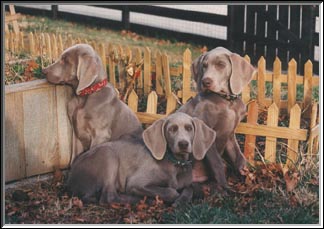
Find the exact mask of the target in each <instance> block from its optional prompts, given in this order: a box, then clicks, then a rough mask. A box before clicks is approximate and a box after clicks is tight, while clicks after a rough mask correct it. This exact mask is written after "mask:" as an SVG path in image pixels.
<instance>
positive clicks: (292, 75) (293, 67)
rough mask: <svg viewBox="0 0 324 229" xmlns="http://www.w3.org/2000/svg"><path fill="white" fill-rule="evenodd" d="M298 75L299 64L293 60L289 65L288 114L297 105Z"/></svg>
mask: <svg viewBox="0 0 324 229" xmlns="http://www.w3.org/2000/svg"><path fill="white" fill-rule="evenodd" d="M296 74H297V63H296V61H295V60H294V59H292V60H291V61H290V62H289V64H288V108H287V109H288V113H289V112H290V110H291V108H292V107H293V106H294V105H295V104H296Z"/></svg>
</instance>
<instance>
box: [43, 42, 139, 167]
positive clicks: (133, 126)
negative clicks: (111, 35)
mask: <svg viewBox="0 0 324 229" xmlns="http://www.w3.org/2000/svg"><path fill="white" fill-rule="evenodd" d="M105 67H106V66H103V64H102V62H101V59H100V57H99V55H98V54H97V53H96V52H95V50H94V49H93V48H92V47H91V46H90V45H87V44H77V45H74V46H72V47H70V48H68V49H66V50H65V51H64V52H63V53H62V55H61V56H60V58H59V59H58V60H57V61H56V62H55V63H54V64H52V65H50V66H48V67H47V68H44V69H43V73H44V74H45V75H46V78H47V80H48V82H50V83H53V84H67V85H70V86H71V87H72V88H73V90H74V93H73V96H72V99H71V100H70V101H69V102H68V107H67V110H68V116H69V119H70V122H71V124H72V127H73V133H74V136H75V137H74V138H73V142H72V144H73V150H72V155H71V160H70V162H72V161H73V160H74V158H75V157H76V156H77V155H79V154H80V153H82V152H84V151H87V150H89V149H91V148H92V147H94V146H96V145H98V144H100V143H104V142H107V141H114V140H117V139H119V138H120V137H121V136H122V135H124V134H130V133H134V134H135V135H136V134H140V133H141V132H142V131H143V129H142V124H141V123H140V122H139V120H138V118H137V117H136V115H135V113H134V112H133V111H132V110H131V109H130V108H129V107H128V106H127V105H126V104H125V103H124V102H122V101H121V100H120V99H119V98H118V95H117V93H116V91H115V89H114V87H113V86H112V85H111V84H109V83H107V74H106V72H105Z"/></svg>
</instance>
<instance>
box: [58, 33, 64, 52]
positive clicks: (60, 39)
mask: <svg viewBox="0 0 324 229" xmlns="http://www.w3.org/2000/svg"><path fill="white" fill-rule="evenodd" d="M57 46H58V47H57V48H58V53H59V55H61V53H62V52H63V50H64V48H63V41H62V35H61V34H59V35H58V41H57Z"/></svg>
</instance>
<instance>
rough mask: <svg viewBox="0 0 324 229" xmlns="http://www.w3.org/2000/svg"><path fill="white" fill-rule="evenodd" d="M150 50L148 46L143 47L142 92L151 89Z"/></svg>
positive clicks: (147, 91) (146, 92)
mask: <svg viewBox="0 0 324 229" xmlns="http://www.w3.org/2000/svg"><path fill="white" fill-rule="evenodd" d="M150 70H151V50H150V49H149V48H148V47H145V49H144V94H145V95H147V94H148V93H149V92H150V91H151V87H152V81H151V71H150Z"/></svg>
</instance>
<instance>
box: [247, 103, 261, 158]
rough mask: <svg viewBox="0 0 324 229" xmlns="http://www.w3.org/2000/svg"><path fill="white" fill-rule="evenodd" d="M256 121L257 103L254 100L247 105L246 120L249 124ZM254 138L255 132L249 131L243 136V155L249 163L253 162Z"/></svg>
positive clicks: (253, 123) (255, 123)
mask: <svg viewBox="0 0 324 229" xmlns="http://www.w3.org/2000/svg"><path fill="white" fill-rule="evenodd" d="M257 121H258V103H257V102H256V101H252V102H251V103H250V104H249V107H248V116H247V122H248V124H250V125H257ZM255 140H256V134H254V133H250V134H247V135H246V136H245V143H244V156H245V158H246V159H247V161H248V162H249V163H251V164H253V162H254V149H255Z"/></svg>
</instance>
